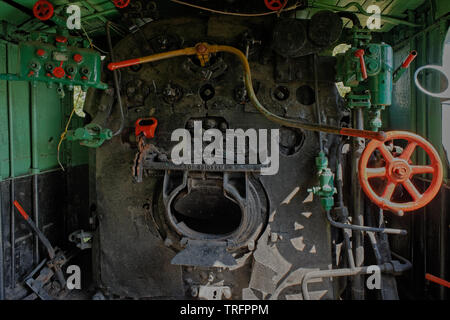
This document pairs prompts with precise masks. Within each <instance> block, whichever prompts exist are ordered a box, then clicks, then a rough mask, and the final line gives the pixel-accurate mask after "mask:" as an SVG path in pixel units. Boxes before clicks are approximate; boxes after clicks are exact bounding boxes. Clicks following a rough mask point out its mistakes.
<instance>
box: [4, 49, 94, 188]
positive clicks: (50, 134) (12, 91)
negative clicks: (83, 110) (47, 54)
mask: <svg viewBox="0 0 450 320" xmlns="http://www.w3.org/2000/svg"><path fill="white" fill-rule="evenodd" d="M17 54H18V49H17V45H15V44H11V43H6V42H0V72H9V73H15V72H17V66H18V63H17V61H18V58H17ZM33 94H34V95H35V101H36V109H37V123H36V126H37V137H36V139H35V140H36V141H33V139H32V134H31V128H32V123H31V118H32V117H31V111H32V95H33ZM72 107H73V95H72V93H71V92H66V96H65V98H64V99H60V98H59V96H58V94H57V93H56V88H55V87H54V88H51V89H49V88H47V86H46V85H45V84H42V83H38V84H37V86H36V87H32V86H31V84H30V83H28V82H17V81H9V82H7V81H0V177H1V179H6V178H9V177H18V176H23V175H27V174H30V173H31V168H32V143H36V144H37V154H38V157H37V167H38V169H39V171H46V170H51V169H55V168H58V167H59V165H58V162H57V146H58V142H59V138H60V135H61V133H62V132H63V130H64V128H65V124H66V121H67V119H68V116H69V115H70V112H71V110H72ZM81 125H83V119H80V118H77V117H76V116H74V118H73V121H72V125H71V127H78V126H81ZM10 142H12V143H10ZM11 159H12V160H13V161H11ZM61 159H62V160H63V164H64V165H66V166H67V165H70V166H76V165H81V164H86V163H87V161H88V156H87V150H86V149H85V148H83V147H81V146H80V145H78V144H75V143H68V142H64V143H63V145H62V148H61Z"/></svg>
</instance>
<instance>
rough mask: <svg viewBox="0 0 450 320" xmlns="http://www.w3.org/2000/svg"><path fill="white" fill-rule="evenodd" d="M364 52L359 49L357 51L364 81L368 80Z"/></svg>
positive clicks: (356, 54)
mask: <svg viewBox="0 0 450 320" xmlns="http://www.w3.org/2000/svg"><path fill="white" fill-rule="evenodd" d="M364 53H365V52H364V50H363V49H359V50H356V51H355V57H357V58H359V64H360V65H361V73H362V77H363V79H364V80H366V79H367V68H366V62H365V61H364Z"/></svg>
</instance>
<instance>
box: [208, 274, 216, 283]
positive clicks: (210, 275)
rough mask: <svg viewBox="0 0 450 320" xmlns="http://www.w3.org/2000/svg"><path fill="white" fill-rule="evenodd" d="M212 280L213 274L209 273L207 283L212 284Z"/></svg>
mask: <svg viewBox="0 0 450 320" xmlns="http://www.w3.org/2000/svg"><path fill="white" fill-rule="evenodd" d="M214 279H215V277H214V273H212V272H210V273H209V275H208V282H213V281H214Z"/></svg>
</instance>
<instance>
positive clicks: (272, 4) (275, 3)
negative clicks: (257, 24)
mask: <svg viewBox="0 0 450 320" xmlns="http://www.w3.org/2000/svg"><path fill="white" fill-rule="evenodd" d="M287 2H288V0H264V3H265V4H266V7H267V8H268V9H270V10H272V11H278V10H280V9H281V8H284V6H285V5H286V3H287Z"/></svg>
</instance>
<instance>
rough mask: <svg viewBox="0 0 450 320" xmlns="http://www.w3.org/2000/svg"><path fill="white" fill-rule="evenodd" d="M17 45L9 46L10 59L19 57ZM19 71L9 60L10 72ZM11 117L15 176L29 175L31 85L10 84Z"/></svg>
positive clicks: (12, 61) (22, 82) (21, 83)
mask: <svg viewBox="0 0 450 320" xmlns="http://www.w3.org/2000/svg"><path fill="white" fill-rule="evenodd" d="M17 54H18V48H17V46H16V45H8V57H17ZM17 71H18V65H17V60H15V59H10V58H8V72H9V73H16V72H17ZM9 110H10V111H12V114H10V115H9V117H10V119H12V121H13V124H12V127H10V135H11V134H12V136H13V140H12V141H13V147H14V153H13V155H12V157H13V160H14V171H13V172H12V175H13V176H15V177H16V176H20V175H24V174H27V173H29V169H30V165H31V139H30V92H29V84H28V82H24V81H16V82H10V83H9Z"/></svg>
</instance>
